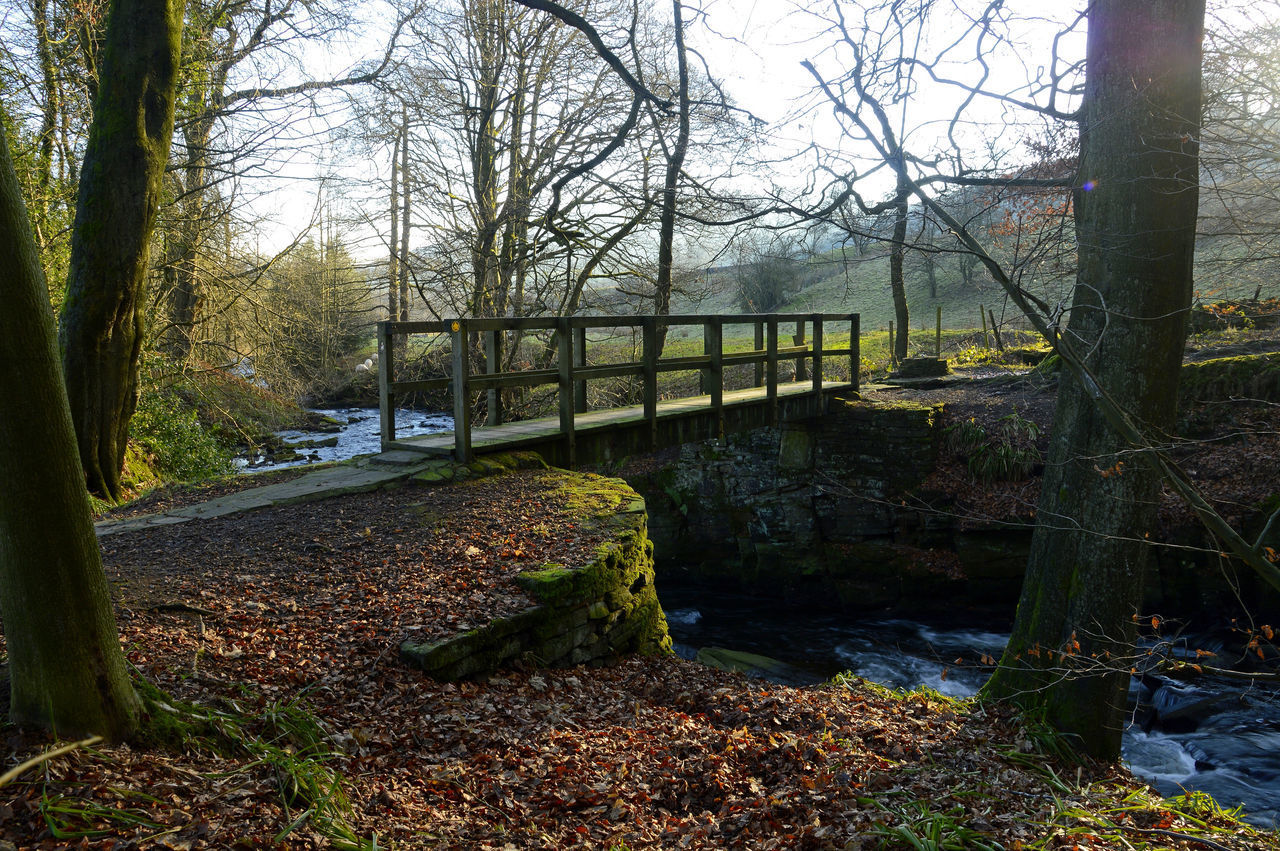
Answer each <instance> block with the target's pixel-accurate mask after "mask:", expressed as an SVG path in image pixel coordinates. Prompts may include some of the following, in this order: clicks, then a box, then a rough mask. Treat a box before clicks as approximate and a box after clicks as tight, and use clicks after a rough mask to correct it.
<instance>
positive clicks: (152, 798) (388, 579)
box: [0, 471, 1280, 849]
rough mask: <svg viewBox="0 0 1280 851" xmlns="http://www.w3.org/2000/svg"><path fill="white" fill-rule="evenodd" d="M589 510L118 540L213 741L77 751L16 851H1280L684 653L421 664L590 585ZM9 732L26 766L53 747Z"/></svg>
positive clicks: (998, 747)
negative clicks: (549, 575) (444, 666)
mask: <svg viewBox="0 0 1280 851" xmlns="http://www.w3.org/2000/svg"><path fill="white" fill-rule="evenodd" d="M249 483H250V484H256V483H257V481H256V480H250V482H249ZM577 510H578V509H575V508H574V506H573V502H572V499H571V498H570V497H568V496H565V495H564V492H563V490H562V489H560V488H557V487H554V486H550V485H549V484H548V483H547V482H546V480H543V479H541V478H540V474H538V473H535V472H529V471H526V472H522V473H518V474H515V475H512V476H503V477H493V478H486V479H480V480H478V481H474V482H467V483H463V484H459V485H452V486H448V487H436V488H419V487H415V486H412V485H405V486H403V487H400V488H398V489H395V490H389V491H381V492H378V493H375V494H354V495H346V496H341V497H335V498H333V499H328V500H324V501H322V502H314V503H308V504H306V505H293V506H277V507H273V508H269V509H263V510H259V511H254V512H249V513H245V514H239V515H232V516H227V517H222V518H216V519H206V520H198V521H193V522H190V523H186V524H182V525H181V526H175V527H157V528H151V529H143V530H138V531H133V532H126V533H121V534H117V535H114V536H111V537H110V538H109V539H105V542H104V556H105V560H106V567H107V571H108V575H109V578H110V579H111V582H112V585H113V588H114V589H115V595H116V596H115V600H116V607H117V617H118V618H119V624H120V628H121V633H122V641H123V643H124V646H125V648H126V652H127V654H128V656H129V658H130V661H131V662H132V663H133V664H134V665H135V666H136V667H137V669H138V670H139V672H140V673H141V674H142V675H143V676H144V677H145V678H146V679H147V680H148V681H150V682H152V683H154V684H155V685H157V686H158V687H160V688H162V689H164V690H165V691H166V692H168V693H169V694H170V695H172V696H173V699H176V700H180V701H184V702H187V703H189V704H191V705H194V706H198V707H203V709H202V710H201V711H202V712H204V713H205V714H206V716H207V717H208V718H209V719H211V720H210V722H209V724H208V725H206V726H205V727H202V728H200V730H201V732H200V733H199V735H191V736H187V737H186V738H185V740H184V744H183V747H182V748H181V749H180V750H178V751H174V750H164V749H156V748H141V747H139V748H128V747H110V748H107V747H101V746H97V747H93V748H83V749H80V750H77V751H74V752H72V753H70V754H67V755H64V756H60V757H57V758H56V759H53V760H51V761H49V762H47V763H45V764H44V766H43V767H41V768H39V769H35V770H32V771H31V772H28V773H27V774H24V775H23V776H21V777H19V778H18V780H17V781H15V782H14V783H12V784H10V785H9V786H7V787H5V788H3V789H0V815H3V818H0V848H4V847H5V846H4V845H3V844H2V843H4V842H7V843H9V844H10V845H12V846H14V847H20V848H63V847H67V846H68V845H69V844H72V843H73V842H75V843H79V842H81V837H82V836H83V837H84V842H83V847H89V848H94V847H99V848H108V847H119V845H120V844H121V843H123V844H125V845H126V846H127V845H129V844H134V845H139V846H146V847H170V848H189V849H194V848H225V847H242V848H261V847H272V846H275V847H287V848H321V847H333V846H334V845H335V844H339V843H340V842H342V841H347V842H351V843H354V842H356V841H358V840H362V841H363V842H364V843H365V847H371V840H372V839H373V837H374V836H375V835H376V837H377V844H378V847H399V848H418V847H444V848H459V849H462V848H486V847H489V848H562V847H573V846H579V847H592V848H670V847H692V848H724V847H744V848H774V847H786V848H791V847H796V848H860V847H862V848H874V847H889V848H892V847H908V844H909V842H910V839H909V837H918V838H929V837H932V838H934V839H935V840H939V839H943V838H950V839H951V840H952V841H953V842H955V843H959V845H956V846H955V847H974V848H978V847H983V846H982V845H980V844H978V843H986V844H987V845H988V846H990V847H1005V848H1014V847H1022V848H1070V847H1080V848H1125V847H1132V848H1157V847H1158V848H1204V847H1215V846H1213V845H1208V846H1207V845H1206V844H1205V843H1201V842H1198V841H1196V840H1194V839H1192V838H1191V837H1192V835H1193V834H1200V835H1209V836H1212V837H1213V840H1212V841H1213V842H1215V843H1217V845H1216V847H1224V848H1233V849H1246V848H1248V849H1257V848H1280V841H1277V839H1276V838H1275V837H1274V836H1272V835H1271V834H1264V833H1259V832H1254V831H1251V830H1250V829H1249V828H1247V827H1243V826H1240V825H1237V824H1235V823H1234V822H1232V821H1231V820H1229V819H1227V818H1226V817H1224V816H1223V815H1221V814H1219V813H1216V812H1215V811H1214V810H1213V809H1212V808H1211V807H1209V806H1208V805H1207V804H1206V802H1205V801H1204V800H1203V799H1201V798H1192V799H1190V800H1187V801H1182V802H1165V801H1161V800H1159V799H1157V798H1155V797H1153V796H1152V795H1151V794H1150V793H1149V792H1148V791H1145V787H1143V786H1142V784H1139V783H1136V782H1135V781H1133V780H1132V778H1130V777H1129V776H1128V775H1127V773H1125V772H1124V771H1123V770H1122V769H1119V768H1117V767H1115V766H1101V765H1095V766H1088V767H1085V768H1083V769H1081V770H1080V771H1079V772H1078V773H1077V769H1076V768H1075V767H1074V766H1071V765H1068V764H1066V763H1063V762H1061V761H1059V760H1057V759H1056V758H1054V757H1053V756H1050V755H1044V754H1041V753H1040V752H1039V750H1041V749H1042V746H1043V745H1044V744H1045V743H1046V742H1047V741H1048V739H1047V738H1045V737H1043V736H1041V735H1040V734H1038V733H1037V731H1036V730H1035V729H1034V728H1028V727H1026V726H1025V725H1022V724H1021V723H1020V722H1019V721H1018V720H1017V719H1016V718H1014V717H1012V716H1010V715H1008V714H1007V713H1004V712H1002V711H998V710H995V709H990V708H983V707H980V706H977V705H975V704H972V703H953V702H950V701H946V700H944V699H941V698H939V697H937V696H935V695H931V694H928V693H922V694H919V695H913V696H906V697H903V696H900V695H895V694H892V693H889V692H886V691H885V690H884V689H881V688H878V687H875V686H872V685H869V684H866V683H864V682H861V681H858V680H846V681H841V682H837V683H833V684H829V685H823V686H816V687H806V688H792V687H786V686H776V685H773V684H769V683H765V682H762V681H759V680H752V679H748V678H746V677H744V676H742V675H736V674H728V673H724V672H720V671H716V670H713V669H710V668H706V667H703V666H701V665H698V664H696V663H692V662H687V661H684V660H680V659H676V658H673V657H667V656H662V657H650V658H632V659H628V660H625V661H623V662H622V663H620V664H618V665H615V666H612V667H606V668H582V667H580V668H569V669H560V670H542V669H538V668H535V667H529V668H522V669H516V670H511V671H505V672H501V673H499V674H497V675H494V676H491V677H488V678H486V679H484V680H483V681H480V682H464V683H457V684H453V683H437V682H435V681H433V680H431V679H429V678H427V677H425V676H423V675H422V674H421V673H420V672H417V671H414V670H413V669H410V668H408V667H407V666H405V665H404V664H403V663H401V662H400V661H399V659H398V658H397V649H398V648H399V646H400V644H401V642H403V641H404V640H405V639H407V638H412V639H414V640H427V639H430V638H433V637H439V636H443V635H448V634H452V633H456V632H460V631H465V630H467V629H470V628H472V627H473V626H476V625H479V624H482V623H484V622H487V620H488V619H490V618H492V617H495V616H499V615H501V614H503V613H504V612H506V611H508V610H509V609H510V610H515V609H519V608H520V607H523V606H526V605H527V604H528V600H527V599H524V598H521V597H520V596H519V595H521V594H523V592H522V591H520V590H519V589H518V588H517V587H516V586H515V585H514V582H513V581H512V580H513V577H514V575H515V574H517V573H518V572H520V571H521V570H523V569H525V568H526V567H530V566H537V565H539V564H541V563H543V562H547V561H558V562H561V563H566V564H574V563H577V562H578V561H581V560H582V559H584V558H588V557H589V556H590V555H591V554H592V553H593V552H594V551H595V548H596V547H597V546H598V544H599V543H600V540H599V539H598V538H595V537H592V535H591V534H590V532H589V530H587V529H584V528H583V526H582V524H580V523H578V522H576V515H575V511H577ZM659 581H660V580H659ZM659 590H661V589H660V587H659ZM160 711H166V710H163V709H162V710H160ZM215 731H217V732H216V734H215ZM0 733H2V734H3V736H4V740H5V742H6V750H7V753H6V758H5V763H6V768H7V767H8V766H10V765H13V764H16V763H18V762H21V761H22V760H24V759H26V758H27V757H29V756H32V755H34V754H36V753H38V752H39V751H40V750H42V749H43V748H44V747H46V746H47V745H48V744H49V742H48V740H47V739H45V738H44V737H41V736H36V735H32V734H28V733H23V732H20V731H17V730H15V729H13V728H11V727H5V728H4V729H3V730H2V731H0ZM232 733H234V734H235V735H234V736H233V735H232ZM236 737H239V738H238V739H237V741H240V742H241V744H240V745H238V746H237V747H230V746H227V744H226V742H225V739H226V738H236ZM254 743H256V744H254ZM55 832H56V833H55ZM343 837H345V838H346V839H345V840H343Z"/></svg>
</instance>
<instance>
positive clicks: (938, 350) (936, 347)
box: [933, 305, 942, 360]
mask: <svg viewBox="0 0 1280 851" xmlns="http://www.w3.org/2000/svg"><path fill="white" fill-rule="evenodd" d="M937 329H938V332H937V334H938V335H937V336H936V337H934V343H933V356H934V357H936V358H938V359H939V360H941V359H942V305H938V324H937Z"/></svg>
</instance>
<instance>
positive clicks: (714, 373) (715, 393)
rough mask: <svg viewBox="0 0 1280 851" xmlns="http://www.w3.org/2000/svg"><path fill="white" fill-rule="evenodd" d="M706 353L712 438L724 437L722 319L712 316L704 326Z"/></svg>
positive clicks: (720, 438) (719, 438)
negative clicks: (709, 364) (708, 367)
mask: <svg viewBox="0 0 1280 851" xmlns="http://www.w3.org/2000/svg"><path fill="white" fill-rule="evenodd" d="M703 333H704V334H706V349H707V354H709V355H711V368H710V369H709V370H707V383H708V385H710V386H709V387H708V390H709V391H710V393H711V414H712V419H713V421H714V423H713V425H712V428H713V429H714V430H715V433H714V434H713V435H712V438H713V439H716V440H723V439H724V320H723V319H721V318H720V317H719V316H713V317H712V318H711V321H710V322H708V323H707V324H706V325H705V326H704V331H703Z"/></svg>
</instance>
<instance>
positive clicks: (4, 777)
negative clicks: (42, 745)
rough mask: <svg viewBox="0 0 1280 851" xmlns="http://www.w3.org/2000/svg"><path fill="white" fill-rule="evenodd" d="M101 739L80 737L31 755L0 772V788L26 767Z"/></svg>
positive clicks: (16, 776)
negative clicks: (75, 740) (36, 754)
mask: <svg viewBox="0 0 1280 851" xmlns="http://www.w3.org/2000/svg"><path fill="white" fill-rule="evenodd" d="M101 741H102V736H90V737H89V738H87V739H81V740H80V741H78V742H72V743H71V744H69V745H63V746H62V747H60V748H53V749H52V750H47V751H45V752H44V753H42V754H40V755H39V756H33V757H32V758H31V759H29V760H27V761H26V762H24V763H22V764H21V765H17V766H15V767H13V768H11V769H9V770H8V771H6V772H5V773H4V774H0V789H3V788H4V787H5V786H8V785H9V784H10V783H12V782H13V781H14V780H17V779H18V775H20V774H22V773H23V772H24V771H26V770H27V769H28V768H35V767H36V766H37V765H40V764H41V763H44V762H48V761H49V760H51V759H53V758H54V757H56V756H62V755H63V754H64V753H69V752H70V751H73V750H75V749H76V748H87V747H89V746H90V745H96V744H97V743H98V742H101Z"/></svg>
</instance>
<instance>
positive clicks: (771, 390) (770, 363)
mask: <svg viewBox="0 0 1280 851" xmlns="http://www.w3.org/2000/svg"><path fill="white" fill-rule="evenodd" d="M765 322H766V324H767V325H768V333H767V334H766V335H765V338H766V339H765V361H764V365H765V373H766V375H765V379H766V381H767V382H768V384H767V389H766V390H765V398H766V399H768V406H767V409H768V411H769V425H774V426H776V425H777V424H778V315H777V314H776V313H770V314H769V315H768V316H767V317H766V318H765Z"/></svg>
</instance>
